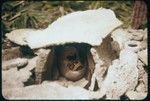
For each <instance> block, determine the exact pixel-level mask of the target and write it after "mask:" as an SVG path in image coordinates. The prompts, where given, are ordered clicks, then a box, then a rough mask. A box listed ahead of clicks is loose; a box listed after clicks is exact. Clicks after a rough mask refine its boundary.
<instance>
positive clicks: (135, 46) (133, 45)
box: [124, 40, 141, 52]
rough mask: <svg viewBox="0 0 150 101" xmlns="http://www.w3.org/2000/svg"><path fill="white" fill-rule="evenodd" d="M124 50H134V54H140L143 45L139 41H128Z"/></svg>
mask: <svg viewBox="0 0 150 101" xmlns="http://www.w3.org/2000/svg"><path fill="white" fill-rule="evenodd" d="M124 48H125V49H129V50H132V51H134V52H138V51H140V50H141V43H140V42H139V41H134V40H130V41H126V42H125V43H124Z"/></svg>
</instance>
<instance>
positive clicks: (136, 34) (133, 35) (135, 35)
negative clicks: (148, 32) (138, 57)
mask: <svg viewBox="0 0 150 101" xmlns="http://www.w3.org/2000/svg"><path fill="white" fill-rule="evenodd" d="M128 32H129V35H130V39H131V40H136V41H142V40H143V37H144V34H145V32H144V30H141V29H140V30H134V29H129V30H128Z"/></svg>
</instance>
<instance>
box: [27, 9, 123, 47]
mask: <svg viewBox="0 0 150 101" xmlns="http://www.w3.org/2000/svg"><path fill="white" fill-rule="evenodd" d="M95 21H96V22H97V23H95ZM79 25H80V26H79ZM120 25H122V22H121V21H120V20H118V19H117V18H116V16H115V14H114V12H113V11H112V10H110V9H105V8H99V9H96V10H86V11H77V12H73V13H70V14H67V15H65V16H62V17H60V18H59V19H57V20H56V21H54V22H53V23H52V24H50V25H49V26H48V27H47V28H46V29H44V30H37V31H35V32H32V33H31V34H30V35H29V36H28V37H27V43H28V45H29V47H31V48H32V49H34V48H40V47H46V46H53V45H60V44H65V43H74V42H77V43H88V44H90V45H92V46H98V45H100V44H101V42H102V40H103V38H105V37H106V36H107V35H108V34H110V32H111V31H113V30H114V29H115V28H117V27H119V26H120ZM70 31H71V33H70ZM39 38H40V40H39ZM89 38H91V39H90V40H89ZM60 39H61V40H60ZM35 40H36V41H35ZM37 40H38V41H37Z"/></svg>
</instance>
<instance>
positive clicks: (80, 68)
mask: <svg viewBox="0 0 150 101" xmlns="http://www.w3.org/2000/svg"><path fill="white" fill-rule="evenodd" d="M58 58H60V66H59V68H60V72H61V74H62V75H63V76H65V77H66V78H67V79H70V80H73V81H75V80H78V79H80V78H82V77H83V75H84V71H85V68H84V65H83V64H82V63H81V60H80V57H79V52H78V50H77V49H76V48H75V47H73V46H65V47H64V48H63V49H62V52H61V55H60V57H58Z"/></svg>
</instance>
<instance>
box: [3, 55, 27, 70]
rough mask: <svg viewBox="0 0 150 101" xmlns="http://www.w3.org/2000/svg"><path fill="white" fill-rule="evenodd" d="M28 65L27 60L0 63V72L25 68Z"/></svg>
mask: <svg viewBox="0 0 150 101" xmlns="http://www.w3.org/2000/svg"><path fill="white" fill-rule="evenodd" d="M27 64H28V59H26V58H17V59H12V60H8V61H3V62H2V70H8V69H10V68H15V67H25V66H26V65H27Z"/></svg>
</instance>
